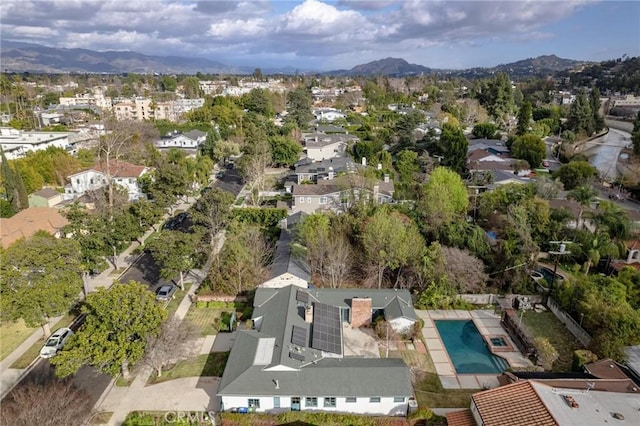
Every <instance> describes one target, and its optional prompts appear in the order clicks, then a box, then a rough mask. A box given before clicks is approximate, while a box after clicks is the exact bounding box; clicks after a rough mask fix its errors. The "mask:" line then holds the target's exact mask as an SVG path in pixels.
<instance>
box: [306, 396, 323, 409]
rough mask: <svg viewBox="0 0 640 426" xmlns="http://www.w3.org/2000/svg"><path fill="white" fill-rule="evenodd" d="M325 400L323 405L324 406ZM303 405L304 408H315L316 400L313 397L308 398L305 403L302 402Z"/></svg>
mask: <svg viewBox="0 0 640 426" xmlns="http://www.w3.org/2000/svg"><path fill="white" fill-rule="evenodd" d="M326 400H327V399H326V398H325V404H326ZM304 405H305V407H317V406H318V398H316V397H315V396H308V397H307V398H306V399H305V401H304ZM325 407H326V405H325Z"/></svg>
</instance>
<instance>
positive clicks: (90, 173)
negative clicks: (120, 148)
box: [64, 160, 149, 201]
mask: <svg viewBox="0 0 640 426" xmlns="http://www.w3.org/2000/svg"><path fill="white" fill-rule="evenodd" d="M148 172H149V169H148V168H147V167H145V166H137V165H134V164H131V163H127V162H126V161H117V160H114V161H112V162H111V163H110V165H109V170H107V164H106V163H101V164H98V165H95V166H93V167H92V168H90V169H87V170H83V171H81V172H78V173H76V174H73V175H71V176H69V177H68V179H69V182H70V183H69V185H67V186H65V188H64V189H65V196H64V198H65V200H73V199H76V198H78V197H80V196H81V195H83V194H85V193H86V192H89V191H95V190H98V189H100V188H103V187H105V186H106V185H107V176H109V175H110V176H111V180H112V182H113V183H115V184H116V185H119V186H122V187H123V188H124V189H125V190H126V191H127V193H128V194H129V201H137V200H138V199H140V198H143V197H144V194H143V192H142V190H141V189H140V187H139V186H138V179H139V178H140V177H141V176H142V175H144V174H146V173H148Z"/></svg>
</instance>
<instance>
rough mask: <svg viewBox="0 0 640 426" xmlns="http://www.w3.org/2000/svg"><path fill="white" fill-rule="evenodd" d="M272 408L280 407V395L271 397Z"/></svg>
mask: <svg viewBox="0 0 640 426" xmlns="http://www.w3.org/2000/svg"><path fill="white" fill-rule="evenodd" d="M403 399H404V398H403ZM273 408H280V397H279V396H274V397H273Z"/></svg>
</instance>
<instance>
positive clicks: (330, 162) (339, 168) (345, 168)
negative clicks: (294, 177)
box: [295, 157, 356, 174]
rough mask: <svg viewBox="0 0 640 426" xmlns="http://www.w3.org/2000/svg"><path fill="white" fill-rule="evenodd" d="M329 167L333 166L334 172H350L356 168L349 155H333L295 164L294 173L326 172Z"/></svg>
mask: <svg viewBox="0 0 640 426" xmlns="http://www.w3.org/2000/svg"><path fill="white" fill-rule="evenodd" d="M329 167H332V168H333V171H334V172H335V173H339V172H352V171H355V170H356V163H354V162H353V160H352V159H351V158H349V157H335V158H329V159H326V160H323V161H317V162H315V163H309V164H301V165H298V166H296V171H295V172H296V173H318V174H322V173H325V174H326V173H327V172H328V171H329Z"/></svg>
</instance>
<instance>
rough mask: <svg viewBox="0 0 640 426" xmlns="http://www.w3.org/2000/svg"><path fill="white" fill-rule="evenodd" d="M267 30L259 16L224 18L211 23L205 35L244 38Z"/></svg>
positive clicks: (260, 34)
mask: <svg viewBox="0 0 640 426" xmlns="http://www.w3.org/2000/svg"><path fill="white" fill-rule="evenodd" d="M266 32H267V28H265V21H264V19H261V18H256V19H248V20H231V19H225V20H223V21H221V22H216V23H214V24H211V27H210V28H209V31H207V35H208V36H211V37H215V38H218V39H223V40H225V39H246V38H248V37H260V36H262V35H264V34H265V33H266Z"/></svg>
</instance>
